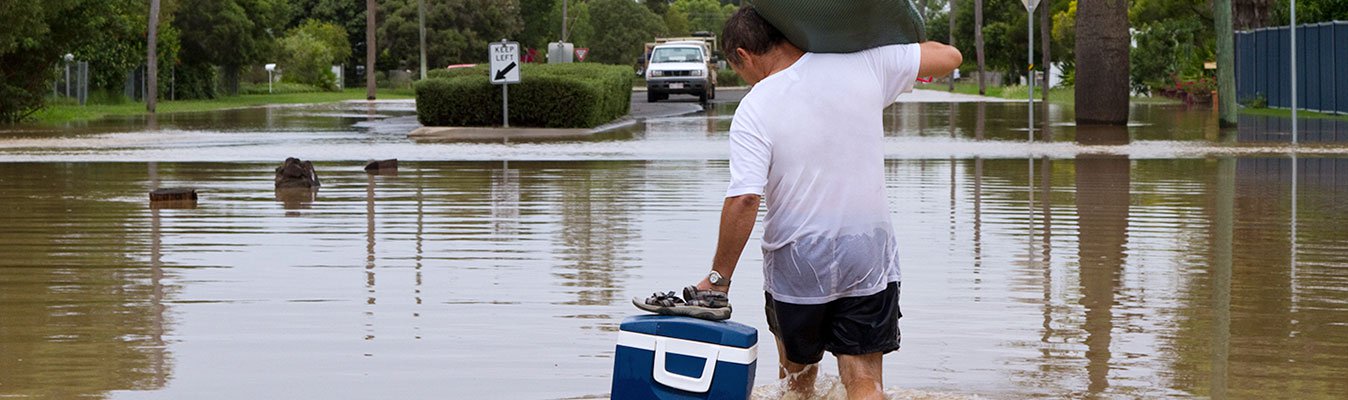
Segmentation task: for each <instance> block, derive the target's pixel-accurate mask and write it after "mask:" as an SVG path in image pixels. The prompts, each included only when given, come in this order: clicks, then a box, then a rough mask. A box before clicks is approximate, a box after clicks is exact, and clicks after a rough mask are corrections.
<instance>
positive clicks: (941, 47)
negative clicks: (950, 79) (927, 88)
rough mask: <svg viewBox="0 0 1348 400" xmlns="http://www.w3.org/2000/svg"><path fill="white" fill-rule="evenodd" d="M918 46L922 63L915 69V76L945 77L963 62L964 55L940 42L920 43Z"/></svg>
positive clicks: (953, 47)
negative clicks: (920, 50)
mask: <svg viewBox="0 0 1348 400" xmlns="http://www.w3.org/2000/svg"><path fill="white" fill-rule="evenodd" d="M919 46H920V47H921V49H922V61H921V65H920V66H918V68H917V76H930V77H937V78H939V77H942V76H946V75H949V74H950V72H952V71H954V70H955V68H959V66H960V63H963V62H964V55H962V54H960V50H959V49H957V48H955V46H948V45H946V44H944V43H941V42H922V44H921V45H919Z"/></svg>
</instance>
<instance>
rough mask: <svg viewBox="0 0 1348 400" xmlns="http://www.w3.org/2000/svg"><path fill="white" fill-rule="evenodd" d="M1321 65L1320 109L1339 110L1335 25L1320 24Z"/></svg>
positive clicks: (1319, 82) (1319, 78) (1319, 83)
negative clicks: (1336, 79) (1335, 62)
mask: <svg viewBox="0 0 1348 400" xmlns="http://www.w3.org/2000/svg"><path fill="white" fill-rule="evenodd" d="M1318 28H1319V30H1320V65H1319V68H1318V69H1319V71H1320V74H1319V76H1316V83H1317V84H1318V85H1317V86H1319V87H1320V109H1321V110H1324V111H1329V112H1333V111H1338V110H1339V108H1338V106H1337V105H1336V104H1335V103H1336V102H1335V98H1334V97H1335V93H1336V92H1337V91H1338V82H1335V80H1334V52H1335V49H1334V25H1333V24H1324V25H1320V26H1319V27H1318Z"/></svg>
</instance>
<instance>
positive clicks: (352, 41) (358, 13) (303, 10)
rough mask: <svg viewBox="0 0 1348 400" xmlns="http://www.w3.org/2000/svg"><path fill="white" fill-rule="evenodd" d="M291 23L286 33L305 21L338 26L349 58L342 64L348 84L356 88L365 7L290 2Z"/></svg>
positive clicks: (335, 1)
mask: <svg viewBox="0 0 1348 400" xmlns="http://www.w3.org/2000/svg"><path fill="white" fill-rule="evenodd" d="M289 2H290V3H289V4H290V6H291V7H290V12H289V14H290V21H289V22H287V23H286V26H285V28H286V29H287V30H289V29H293V28H295V27H297V26H299V25H300V24H302V23H304V21H308V20H318V21H328V22H332V23H335V24H337V25H340V26H341V27H342V29H343V30H344V31H346V41H347V43H348V46H349V47H350V48H351V50H352V52H351V55H350V56H348V57H347V58H346V59H345V60H343V61H342V63H345V64H347V68H348V73H347V74H346V76H347V84H349V85H352V86H358V85H359V82H358V81H356V79H358V77H357V74H355V73H353V72H352V71H355V69H356V66H358V65H362V64H364V63H365V53H366V51H365V5H364V4H361V3H360V2H358V1H351V0H289Z"/></svg>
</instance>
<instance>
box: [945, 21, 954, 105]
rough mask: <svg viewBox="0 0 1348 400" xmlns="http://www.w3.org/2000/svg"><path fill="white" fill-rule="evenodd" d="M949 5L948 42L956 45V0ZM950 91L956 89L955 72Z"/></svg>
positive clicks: (952, 75) (951, 76)
mask: <svg viewBox="0 0 1348 400" xmlns="http://www.w3.org/2000/svg"><path fill="white" fill-rule="evenodd" d="M949 6H950V11H948V12H947V13H946V18H945V19H946V20H947V21H948V22H950V29H949V31H950V43H948V44H949V45H951V46H954V45H955V0H950V2H949ZM950 91H952V92H953V91H955V74H953V73H952V74H950Z"/></svg>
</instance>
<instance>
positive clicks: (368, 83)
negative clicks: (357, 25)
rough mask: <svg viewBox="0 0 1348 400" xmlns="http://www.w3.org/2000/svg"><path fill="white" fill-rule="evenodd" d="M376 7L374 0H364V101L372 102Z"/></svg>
mask: <svg viewBox="0 0 1348 400" xmlns="http://www.w3.org/2000/svg"><path fill="white" fill-rule="evenodd" d="M377 9H378V7H376V6H375V3H374V0H365V99H366V100H374V94H375V93H374V92H375V82H374V58H375V50H377V47H376V46H375V42H374V28H375V12H376V10H377Z"/></svg>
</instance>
